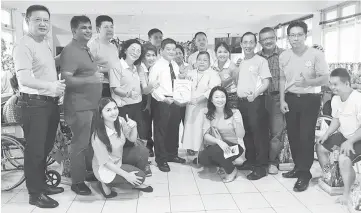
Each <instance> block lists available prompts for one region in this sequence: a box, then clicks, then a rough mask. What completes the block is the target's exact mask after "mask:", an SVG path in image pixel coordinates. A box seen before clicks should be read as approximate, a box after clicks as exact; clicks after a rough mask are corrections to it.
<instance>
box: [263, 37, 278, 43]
mask: <svg viewBox="0 0 361 213" xmlns="http://www.w3.org/2000/svg"><path fill="white" fill-rule="evenodd" d="M275 39H276V37H275V36H272V37H268V38H264V39H262V40H259V41H260V42H265V41H268V40H275Z"/></svg>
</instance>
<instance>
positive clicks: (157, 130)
mask: <svg viewBox="0 0 361 213" xmlns="http://www.w3.org/2000/svg"><path fill="white" fill-rule="evenodd" d="M152 114H153V119H154V152H155V161H156V162H157V163H163V162H167V160H168V159H169V158H172V157H175V156H178V147H179V144H178V142H179V124H180V108H179V106H177V105H175V104H171V105H169V104H167V103H164V102H158V101H157V100H155V99H152Z"/></svg>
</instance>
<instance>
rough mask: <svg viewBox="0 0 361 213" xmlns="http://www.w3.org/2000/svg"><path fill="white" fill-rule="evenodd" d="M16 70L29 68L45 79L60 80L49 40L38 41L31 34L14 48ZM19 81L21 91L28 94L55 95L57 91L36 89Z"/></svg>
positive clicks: (38, 77)
mask: <svg viewBox="0 0 361 213" xmlns="http://www.w3.org/2000/svg"><path fill="white" fill-rule="evenodd" d="M13 58H14V65H15V71H16V73H17V74H18V72H22V71H23V70H28V71H30V72H31V75H32V76H33V77H34V78H36V79H40V80H43V81H48V82H53V81H56V80H58V78H57V72H56V68H55V61H54V57H53V54H52V52H51V48H50V46H49V44H48V42H47V40H43V41H41V42H36V41H35V40H34V39H33V38H32V37H31V36H30V35H25V36H24V37H22V38H21V39H20V41H19V43H18V44H16V45H15V47H14V50H13ZM18 83H19V91H20V92H22V93H28V94H37V95H46V96H52V97H55V96H56V95H55V93H53V92H50V91H48V90H45V89H34V88H30V87H28V86H25V85H22V84H21V81H19V82H18Z"/></svg>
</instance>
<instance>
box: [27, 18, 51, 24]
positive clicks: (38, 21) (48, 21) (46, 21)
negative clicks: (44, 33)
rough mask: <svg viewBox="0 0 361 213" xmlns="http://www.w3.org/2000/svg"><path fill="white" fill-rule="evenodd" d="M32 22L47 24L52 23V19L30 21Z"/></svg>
mask: <svg viewBox="0 0 361 213" xmlns="http://www.w3.org/2000/svg"><path fill="white" fill-rule="evenodd" d="M30 21H32V22H35V23H41V22H44V23H45V24H49V23H50V19H47V18H34V19H30Z"/></svg>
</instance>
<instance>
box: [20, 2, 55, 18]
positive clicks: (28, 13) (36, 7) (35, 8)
mask: <svg viewBox="0 0 361 213" xmlns="http://www.w3.org/2000/svg"><path fill="white" fill-rule="evenodd" d="M35 11H45V12H47V13H48V14H49V18H50V12H49V9H48V8H47V7H45V6H43V5H31V6H30V7H28V9H26V14H25V17H26V18H30V16H31V13H32V12H35Z"/></svg>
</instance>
